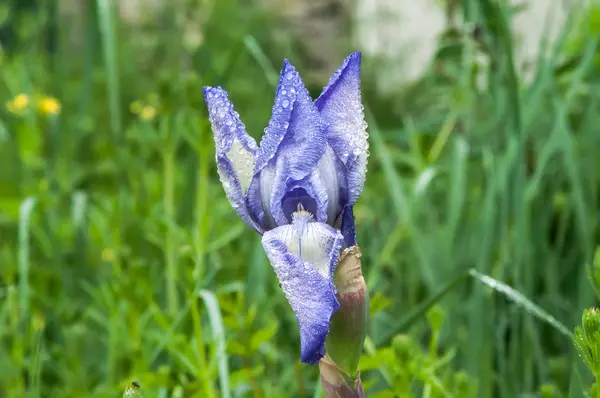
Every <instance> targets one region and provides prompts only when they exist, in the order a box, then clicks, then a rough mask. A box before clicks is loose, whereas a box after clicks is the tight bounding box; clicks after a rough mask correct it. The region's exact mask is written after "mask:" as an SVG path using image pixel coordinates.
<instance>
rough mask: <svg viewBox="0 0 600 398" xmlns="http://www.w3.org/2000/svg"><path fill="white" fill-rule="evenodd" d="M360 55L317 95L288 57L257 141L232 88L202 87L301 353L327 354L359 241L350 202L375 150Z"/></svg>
mask: <svg viewBox="0 0 600 398" xmlns="http://www.w3.org/2000/svg"><path fill="white" fill-rule="evenodd" d="M360 59H361V56H360V53H353V54H351V55H350V56H348V57H347V58H346V59H345V60H344V62H343V63H342V65H341V66H340V67H339V69H338V70H337V71H336V72H335V73H334V75H333V76H332V77H331V79H330V81H329V83H328V84H327V85H326V86H325V88H324V89H323V92H322V93H321V95H320V96H319V98H317V100H316V101H313V100H312V98H311V97H310V95H309V93H308V90H307V89H306V87H305V85H304V83H303V81H302V79H301V77H300V75H299V73H298V72H297V71H296V70H295V68H294V67H293V66H292V64H290V63H289V62H288V61H287V60H285V61H284V64H283V68H282V70H281V75H280V77H279V84H278V86H277V90H276V93H275V103H274V105H273V111H272V116H271V120H270V121H269V124H268V127H267V128H266V129H265V134H264V136H263V137H262V140H261V142H260V145H256V142H255V140H254V139H253V138H252V137H250V136H249V135H248V134H247V132H246V128H245V126H244V124H243V123H242V121H241V120H240V118H239V114H238V113H237V112H236V111H235V110H234V108H233V104H232V103H231V101H230V100H229V98H228V95H227V92H226V91H225V90H223V89H222V88H220V87H205V88H204V98H205V101H206V104H207V107H208V113H209V120H210V122H211V125H212V130H213V134H214V139H215V144H216V159H217V168H218V172H219V176H220V179H221V182H222V184H223V187H224V189H225V193H226V195H227V198H228V199H229V201H230V203H231V205H232V206H233V208H234V209H235V211H236V213H237V214H238V215H239V216H240V218H241V219H242V220H243V221H244V222H245V223H246V224H248V225H249V226H250V227H252V228H253V229H254V230H255V231H256V232H258V233H259V234H261V235H262V245H263V248H264V250H265V253H266V255H267V257H268V258H269V261H270V263H271V265H272V266H273V269H274V270H275V273H276V275H277V278H278V279H279V282H280V285H281V288H282V290H283V292H284V294H285V296H286V298H287V300H288V302H289V304H290V306H291V307H292V309H293V311H294V313H295V315H296V319H297V321H298V325H299V328H300V359H301V360H302V361H303V362H305V363H309V364H314V363H317V362H318V361H319V360H320V359H321V358H322V357H323V356H324V354H325V338H326V336H327V334H328V332H329V324H330V320H331V316H332V315H333V313H334V312H335V311H336V310H337V309H338V307H339V302H338V300H337V298H336V287H335V284H334V281H333V273H334V271H335V267H336V265H337V262H338V258H339V256H340V251H341V250H342V249H344V248H347V247H350V246H353V245H354V244H355V233H354V215H353V213H352V207H353V206H354V204H355V203H356V201H357V200H358V197H359V195H360V193H361V191H362V188H363V185H364V181H365V174H366V166H367V156H368V150H367V149H368V143H367V132H366V123H365V121H364V114H363V106H362V103H361V95H360Z"/></svg>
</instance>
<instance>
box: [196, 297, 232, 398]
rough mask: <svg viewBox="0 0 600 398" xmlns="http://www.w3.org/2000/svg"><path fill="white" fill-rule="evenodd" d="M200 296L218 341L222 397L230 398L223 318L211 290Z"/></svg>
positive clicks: (217, 355)
mask: <svg viewBox="0 0 600 398" xmlns="http://www.w3.org/2000/svg"><path fill="white" fill-rule="evenodd" d="M198 296H199V297H200V298H202V300H203V301H204V304H205V305H206V309H207V310H208V317H209V319H210V327H211V329H212V335H213V338H214V339H215V340H216V344H217V347H216V358H217V362H218V367H219V385H220V387H221V397H222V398H230V397H231V393H230V391H229V366H228V364H227V361H228V357H227V352H226V351H225V330H224V328H223V317H222V315H221V310H220V308H219V303H218V302H217V297H216V296H215V294H214V293H213V292H211V291H209V290H204V289H203V290H200V291H199V292H198Z"/></svg>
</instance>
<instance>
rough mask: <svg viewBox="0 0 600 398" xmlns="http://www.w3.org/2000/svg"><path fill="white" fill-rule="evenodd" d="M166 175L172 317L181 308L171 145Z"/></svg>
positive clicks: (165, 198)
mask: <svg viewBox="0 0 600 398" xmlns="http://www.w3.org/2000/svg"><path fill="white" fill-rule="evenodd" d="M163 162H164V164H163V174H164V211H165V219H166V220H167V236H166V239H165V263H166V266H167V308H168V310H169V312H170V313H171V315H175V314H177V309H178V308H179V305H178V300H177V279H178V275H177V274H178V272H177V264H176V261H175V231H174V228H175V225H174V223H175V219H174V217H175V201H174V194H175V192H174V191H175V184H174V181H173V174H174V171H175V155H174V151H173V148H171V145H169V146H168V148H167V149H166V151H165V153H164V158H163Z"/></svg>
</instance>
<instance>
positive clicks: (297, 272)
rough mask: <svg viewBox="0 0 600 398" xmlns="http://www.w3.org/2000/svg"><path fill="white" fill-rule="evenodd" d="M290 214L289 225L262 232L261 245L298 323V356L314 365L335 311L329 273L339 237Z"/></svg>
mask: <svg viewBox="0 0 600 398" xmlns="http://www.w3.org/2000/svg"><path fill="white" fill-rule="evenodd" d="M311 220H312V219H311V216H310V215H309V214H308V213H307V212H297V213H294V221H293V223H292V224H291V225H284V226H281V227H278V228H275V229H273V230H271V231H267V232H265V234H264V235H263V239H262V243H263V247H264V249H265V252H266V253H267V257H268V258H269V261H270V262H271V265H272V266H273V268H274V270H275V273H276V274H277V278H278V279H279V282H280V284H281V288H282V289H283V292H284V294H285V296H286V298H287V300H288V302H289V303H290V306H291V307H292V309H293V310H294V313H295V314H296V319H297V321H298V325H299V327H300V359H301V360H302V361H303V362H306V363H310V364H314V363H317V362H318V361H319V360H320V359H321V358H322V357H323V355H324V354H325V338H326V337H327V334H328V333H329V323H330V321H331V316H332V315H333V313H334V312H335V311H336V310H337V309H338V307H339V303H338V301H337V298H336V296H335V293H336V291H335V286H334V283H333V272H334V270H335V266H336V264H337V261H338V258H339V254H340V249H341V247H342V242H343V239H344V238H343V237H342V235H341V234H340V232H339V231H337V230H336V229H334V228H332V227H330V226H329V225H327V224H323V223H318V222H311Z"/></svg>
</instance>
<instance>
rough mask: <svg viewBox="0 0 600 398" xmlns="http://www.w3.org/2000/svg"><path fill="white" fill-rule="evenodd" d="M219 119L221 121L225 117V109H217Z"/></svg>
mask: <svg viewBox="0 0 600 398" xmlns="http://www.w3.org/2000/svg"><path fill="white" fill-rule="evenodd" d="M219 117H220V118H221V119H223V118H224V117H225V109H223V108H221V109H219Z"/></svg>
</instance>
